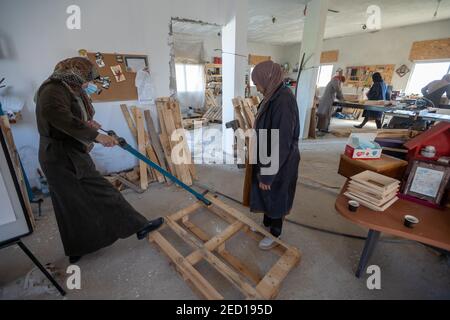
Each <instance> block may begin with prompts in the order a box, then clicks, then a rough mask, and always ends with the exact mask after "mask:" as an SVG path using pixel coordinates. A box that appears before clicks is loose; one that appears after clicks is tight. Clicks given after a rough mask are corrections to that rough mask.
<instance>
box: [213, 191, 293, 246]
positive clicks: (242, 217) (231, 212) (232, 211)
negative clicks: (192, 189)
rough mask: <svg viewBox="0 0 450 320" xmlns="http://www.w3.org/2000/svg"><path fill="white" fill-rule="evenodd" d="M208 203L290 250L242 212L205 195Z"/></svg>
mask: <svg viewBox="0 0 450 320" xmlns="http://www.w3.org/2000/svg"><path fill="white" fill-rule="evenodd" d="M205 197H206V198H207V199H208V200H209V201H211V202H212V203H213V205H215V206H217V207H219V208H220V209H222V210H223V211H225V212H226V213H228V214H229V215H230V216H232V217H233V218H235V219H237V220H239V221H241V222H243V223H244V224H246V225H247V226H249V227H251V228H253V229H255V230H256V231H258V232H259V233H261V234H263V235H264V236H265V237H269V238H272V239H273V240H274V241H275V242H276V243H278V245H280V246H282V247H283V248H285V249H292V247H290V246H288V245H287V244H285V243H284V242H282V241H280V240H279V239H277V238H275V237H274V236H272V235H271V234H270V233H269V232H267V231H266V230H265V229H264V228H263V227H261V226H260V225H259V224H257V223H256V222H255V221H253V220H252V219H250V218H248V217H247V216H246V215H244V214H243V213H242V212H239V211H238V210H236V209H235V208H233V207H231V206H229V205H227V204H225V203H224V202H222V201H220V200H219V199H217V198H215V197H214V196H211V195H206V196H205Z"/></svg>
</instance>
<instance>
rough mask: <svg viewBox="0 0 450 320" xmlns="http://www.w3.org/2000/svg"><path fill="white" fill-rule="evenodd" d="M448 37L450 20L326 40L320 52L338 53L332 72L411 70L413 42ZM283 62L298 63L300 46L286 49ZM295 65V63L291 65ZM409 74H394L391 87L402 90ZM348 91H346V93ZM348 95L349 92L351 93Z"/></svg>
mask: <svg viewBox="0 0 450 320" xmlns="http://www.w3.org/2000/svg"><path fill="white" fill-rule="evenodd" d="M448 37H450V20H444V21H439V22H433V23H426V24H419V25H414V26H408V27H402V28H394V29H386V30H381V31H379V32H376V33H369V32H368V33H364V34H360V35H354V36H348V37H342V38H335V39H326V40H325V41H324V44H323V50H324V51H327V50H339V61H338V62H337V63H335V64H334V67H335V70H336V69H337V68H343V69H344V70H345V68H346V67H349V66H358V65H373V64H395V65H396V69H397V68H398V67H400V66H401V65H402V64H406V65H407V66H408V67H409V68H410V69H412V66H413V63H412V62H411V61H409V53H410V50H411V46H412V44H413V42H414V41H421V40H431V39H441V38H448ZM285 52H286V57H285V58H284V59H285V60H286V61H291V64H292V63H294V62H295V61H297V62H298V61H299V60H300V44H297V45H292V46H289V48H288V49H286V50H285ZM293 65H295V63H294V64H293ZM410 75H411V73H409V74H407V75H406V76H404V77H403V78H401V77H399V76H398V75H397V74H396V73H394V77H393V86H394V89H396V90H401V89H405V88H406V85H407V83H408V79H409V76H410ZM346 91H347V90H346ZM350 91H351V90H350Z"/></svg>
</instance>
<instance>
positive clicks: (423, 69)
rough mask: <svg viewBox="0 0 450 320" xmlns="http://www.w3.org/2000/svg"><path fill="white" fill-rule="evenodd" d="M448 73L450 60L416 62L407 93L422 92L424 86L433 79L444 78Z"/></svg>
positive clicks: (449, 71)
mask: <svg viewBox="0 0 450 320" xmlns="http://www.w3.org/2000/svg"><path fill="white" fill-rule="evenodd" d="M447 73H450V61H445V62H421V63H416V64H415V65H414V70H413V72H412V74H411V76H410V78H409V81H408V85H407V87H406V91H405V93H406V94H421V92H422V88H424V87H425V86H426V85H427V84H429V83H430V82H431V81H434V80H440V79H442V77H443V76H444V75H446V74H447Z"/></svg>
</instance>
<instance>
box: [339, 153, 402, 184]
mask: <svg viewBox="0 0 450 320" xmlns="http://www.w3.org/2000/svg"><path fill="white" fill-rule="evenodd" d="M407 167H408V162H406V161H404V160H400V159H397V158H394V157H390V156H387V155H384V154H383V155H382V156H381V159H379V160H353V159H351V158H349V157H347V156H346V155H344V154H343V155H341V162H340V164H339V171H338V173H339V174H340V175H341V176H344V177H346V178H351V177H353V176H355V175H357V174H358V173H361V172H364V171H366V170H369V171H373V172H376V173H379V174H382V175H385V176H388V177H391V178H394V179H398V180H402V178H403V175H404V174H405V171H406V169H407Z"/></svg>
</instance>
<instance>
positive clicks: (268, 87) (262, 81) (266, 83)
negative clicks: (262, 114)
mask: <svg viewBox="0 0 450 320" xmlns="http://www.w3.org/2000/svg"><path fill="white" fill-rule="evenodd" d="M252 80H253V82H254V83H255V84H257V85H258V86H260V87H261V88H262V89H263V90H264V93H263V94H264V100H263V101H262V102H261V105H260V107H259V110H260V111H263V110H264V107H265V106H266V104H267V103H268V102H269V101H270V99H271V98H272V96H273V95H274V93H275V92H276V91H277V89H278V88H279V87H280V85H281V84H282V83H283V80H284V74H283V70H282V69H281V66H280V65H279V64H278V63H274V62H273V61H271V60H269V61H264V62H261V63H259V64H257V65H256V67H255V68H254V69H253V72H252Z"/></svg>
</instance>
